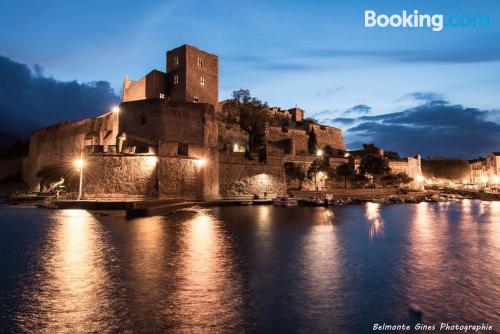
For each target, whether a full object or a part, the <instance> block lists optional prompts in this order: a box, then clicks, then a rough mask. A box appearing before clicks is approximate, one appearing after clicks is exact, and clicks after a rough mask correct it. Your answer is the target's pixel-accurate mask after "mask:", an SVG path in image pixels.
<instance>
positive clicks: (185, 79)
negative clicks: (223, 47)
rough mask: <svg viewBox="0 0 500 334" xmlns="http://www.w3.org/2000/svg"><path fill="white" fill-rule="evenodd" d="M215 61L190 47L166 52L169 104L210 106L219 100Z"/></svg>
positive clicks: (213, 56)
mask: <svg viewBox="0 0 500 334" xmlns="http://www.w3.org/2000/svg"><path fill="white" fill-rule="evenodd" d="M218 86H219V58H218V57H217V56H216V55H213V54H210V53H208V52H205V51H202V50H200V49H198V48H195V47H194V46H190V45H182V46H180V47H178V48H175V49H173V50H170V51H167V92H168V94H169V98H170V100H171V101H179V102H199V103H210V104H212V105H213V106H214V107H215V106H217V102H218V98H219V88H218Z"/></svg>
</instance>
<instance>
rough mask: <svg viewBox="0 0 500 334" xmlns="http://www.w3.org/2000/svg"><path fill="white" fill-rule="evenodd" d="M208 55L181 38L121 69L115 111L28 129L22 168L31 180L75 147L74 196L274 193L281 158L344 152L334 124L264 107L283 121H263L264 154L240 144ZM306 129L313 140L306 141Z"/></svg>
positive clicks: (65, 162) (64, 161) (214, 60)
mask: <svg viewBox="0 0 500 334" xmlns="http://www.w3.org/2000/svg"><path fill="white" fill-rule="evenodd" d="M220 108H221V105H220V103H219V102H218V57H217V56H215V55H213V54H210V53H207V52H205V51H202V50H199V49H197V48H195V47H193V46H189V45H183V46H180V47H178V48H175V49H173V50H170V51H168V52H167V54H166V71H165V72H163V71H160V70H152V71H151V72H149V73H148V74H146V75H145V76H144V77H143V78H141V79H138V80H131V79H129V78H128V76H126V77H125V80H124V83H123V96H122V103H121V104H120V106H119V112H110V113H107V114H104V115H102V116H100V117H97V118H89V119H85V120H81V121H78V122H65V123H60V124H57V125H54V126H52V127H48V128H44V129H40V130H37V131H35V132H34V133H33V135H32V138H31V143H30V152H29V157H28V159H27V160H26V161H25V162H24V166H23V175H24V178H25V180H26V181H27V183H28V184H29V186H30V187H31V189H33V190H35V189H38V188H39V186H40V182H41V179H40V178H41V177H40V175H39V171H40V170H42V169H43V168H46V167H47V166H53V165H62V166H65V168H66V169H67V170H68V171H74V168H73V167H72V165H71V164H72V162H73V161H74V159H75V158H77V157H80V156H83V157H84V160H85V167H84V173H83V175H84V182H83V184H84V187H83V191H84V196H85V197H87V198H90V197H114V196H116V197H162V198H165V197H183V198H198V199H207V198H217V197H220V196H223V197H230V196H242V195H248V196H251V195H254V194H259V195H263V194H268V195H269V196H272V195H277V194H283V193H285V191H286V189H287V185H286V177H285V174H284V165H285V163H287V162H294V163H297V164H303V165H304V166H307V165H308V164H310V163H312V162H313V161H314V160H315V159H317V156H316V149H317V150H321V149H323V148H325V147H327V146H328V147H329V148H331V149H332V150H334V151H335V152H338V154H339V155H338V157H337V158H330V160H331V161H330V163H331V164H332V165H333V166H336V165H339V164H341V163H343V162H344V161H345V158H344V152H345V144H344V140H343V137H342V132H341V130H340V129H338V128H334V127H330V126H326V125H319V124H313V123H311V122H308V121H306V120H304V111H303V110H302V109H300V108H298V107H295V108H292V109H288V110H285V109H283V110H282V109H281V108H277V107H276V108H270V109H269V112H270V113H275V114H276V115H278V114H279V116H280V117H281V116H284V117H288V118H289V120H290V122H289V124H288V126H280V125H276V124H273V123H272V122H271V123H269V124H267V125H266V128H265V150H264V151H263V152H264V155H265V157H262V156H258V154H256V153H255V152H245V151H246V147H247V143H248V134H247V133H245V132H244V131H242V130H241V129H240V128H239V126H237V125H234V124H233V125H231V124H225V123H223V122H221V121H220V120H219V117H218V113H219V111H218V110H220ZM311 136H314V137H315V143H316V148H315V149H314V150H313V151H311V147H310V145H309V144H308V142H309V139H310V137H311Z"/></svg>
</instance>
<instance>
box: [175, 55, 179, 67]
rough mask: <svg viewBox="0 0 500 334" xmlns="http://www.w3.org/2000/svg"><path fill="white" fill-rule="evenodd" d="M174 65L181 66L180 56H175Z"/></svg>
mask: <svg viewBox="0 0 500 334" xmlns="http://www.w3.org/2000/svg"><path fill="white" fill-rule="evenodd" d="M174 65H175V66H179V57H175V58H174Z"/></svg>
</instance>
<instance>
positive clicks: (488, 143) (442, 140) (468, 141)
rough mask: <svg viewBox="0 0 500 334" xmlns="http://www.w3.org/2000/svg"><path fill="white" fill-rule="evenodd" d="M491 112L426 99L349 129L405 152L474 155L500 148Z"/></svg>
mask: <svg viewBox="0 0 500 334" xmlns="http://www.w3.org/2000/svg"><path fill="white" fill-rule="evenodd" d="M415 96H427V97H429V96H431V95H418V94H417V95H415ZM435 96H439V95H435ZM490 112H491V111H490V110H482V109H477V108H470V107H464V106H462V105H459V104H456V105H453V104H450V103H449V102H448V101H446V100H441V99H438V100H426V101H425V102H423V103H422V104H421V105H419V106H416V107H413V108H409V109H405V110H403V111H400V112H394V113H389V114H384V115H377V116H362V117H359V118H357V119H356V122H355V123H356V124H355V126H354V127H351V128H349V129H348V130H347V132H348V133H349V134H350V135H354V136H355V137H357V138H360V137H361V138H363V139H365V140H366V141H369V142H374V143H376V144H377V145H380V146H381V147H383V148H386V149H390V150H395V151H398V152H400V153H402V154H404V155H414V154H422V155H430V156H450V157H462V158H471V157H477V156H479V155H486V154H488V153H489V152H491V151H495V150H498V148H499V147H500V124H499V123H496V122H494V121H491V120H489V119H488V116H489V114H490ZM353 123H354V122H353Z"/></svg>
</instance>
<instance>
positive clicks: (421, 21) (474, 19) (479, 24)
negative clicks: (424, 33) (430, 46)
mask: <svg viewBox="0 0 500 334" xmlns="http://www.w3.org/2000/svg"><path fill="white" fill-rule="evenodd" d="M490 24H491V22H490V17H489V16H488V15H450V16H446V18H445V16H444V14H432V15H430V14H420V13H419V12H418V10H414V11H409V12H407V11H406V10H403V11H402V13H401V14H392V15H387V14H377V13H376V12H375V11H374V10H365V28H374V27H380V28H386V27H393V28H430V29H432V31H442V30H443V29H444V28H445V27H452V28H458V27H461V28H485V27H486V28H487V27H489V26H490Z"/></svg>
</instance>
